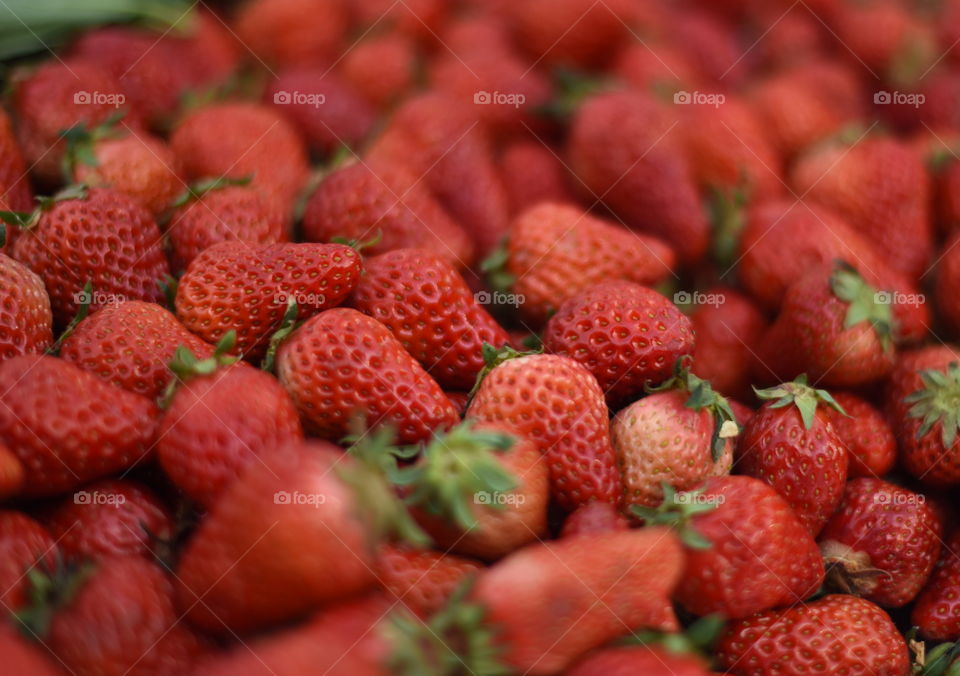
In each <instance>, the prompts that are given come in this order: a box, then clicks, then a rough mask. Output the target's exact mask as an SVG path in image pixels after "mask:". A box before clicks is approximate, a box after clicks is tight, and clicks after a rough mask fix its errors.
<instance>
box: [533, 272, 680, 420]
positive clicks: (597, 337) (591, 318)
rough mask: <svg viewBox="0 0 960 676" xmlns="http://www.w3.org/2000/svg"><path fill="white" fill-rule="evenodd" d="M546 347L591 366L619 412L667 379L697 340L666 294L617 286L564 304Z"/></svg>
mask: <svg viewBox="0 0 960 676" xmlns="http://www.w3.org/2000/svg"><path fill="white" fill-rule="evenodd" d="M543 346H544V348H545V349H546V350H547V351H548V352H552V353H554V354H559V355H562V356H564V357H570V358H571V359H573V360H575V361H578V362H580V363H581V364H583V365H584V366H586V367H587V369H588V370H589V371H590V373H592V374H593V375H594V377H595V378H596V379H597V382H598V383H599V384H600V389H601V390H603V392H604V395H605V396H606V399H607V403H608V404H609V405H610V406H611V407H617V406H620V405H622V404H624V403H625V402H629V401H631V400H633V399H635V398H636V397H637V396H638V395H640V394H642V393H643V391H644V388H645V387H650V386H653V385H658V384H660V383H662V382H664V381H665V380H668V379H669V378H670V376H671V374H673V372H674V366H675V365H676V363H677V361H678V360H680V359H683V358H684V357H687V356H689V355H690V354H692V353H693V347H694V338H693V328H692V326H691V323H690V320H689V319H688V318H687V316H686V315H684V314H683V313H682V312H680V310H678V309H677V306H676V305H674V304H673V303H671V302H670V301H669V300H668V299H667V298H665V297H664V296H663V295H661V294H660V293H657V292H656V291H654V290H653V289H650V288H647V287H645V286H640V285H639V284H634V283H633V282H627V281H613V282H605V283H602V284H597V285H595V286H591V287H589V288H587V289H585V290H583V291H581V292H579V293H577V294H576V295H574V296H572V297H571V298H568V299H567V300H566V301H564V303H563V305H561V306H560V307H559V309H558V310H557V313H556V314H555V315H553V316H552V317H551V318H550V320H549V321H548V322H547V326H546V328H545V330H544V333H543Z"/></svg>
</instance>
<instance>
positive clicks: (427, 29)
mask: <svg viewBox="0 0 960 676" xmlns="http://www.w3.org/2000/svg"><path fill="white" fill-rule="evenodd" d="M345 5H346V6H347V7H348V8H349V10H350V13H351V15H352V18H353V21H354V23H355V24H357V25H358V26H359V27H361V28H363V29H364V31H365V32H367V31H372V30H373V28H374V27H377V26H379V25H381V24H382V25H385V26H389V27H390V30H391V31H395V32H397V33H399V34H401V35H404V36H407V37H409V38H413V39H416V40H417V41H419V42H422V43H426V45H425V46H433V45H434V44H435V43H436V42H437V34H438V33H439V32H441V31H442V30H443V25H444V23H445V22H446V20H447V16H448V14H449V13H450V6H449V3H446V2H444V0H406V2H405V4H404V5H403V6H398V5H397V4H396V3H395V2H393V1H392V0H346V1H345Z"/></svg>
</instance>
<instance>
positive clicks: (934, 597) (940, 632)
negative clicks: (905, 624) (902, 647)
mask: <svg viewBox="0 0 960 676" xmlns="http://www.w3.org/2000/svg"><path fill="white" fill-rule="evenodd" d="M958 533H960V531H958V532H955V533H954V534H953V535H952V536H950V537H949V538H948V539H947V541H946V542H944V543H943V547H942V549H941V554H940V561H939V562H938V564H937V566H936V567H935V568H934V569H933V573H932V574H931V576H930V579H929V581H928V582H927V584H926V586H924V588H923V589H922V590H921V592H920V595H919V596H918V597H917V602H916V604H914V606H913V612H912V613H911V615H910V623H911V624H913V625H914V626H916V627H918V628H919V630H920V633H921V634H922V635H923V636H924V637H925V638H929V639H934V640H938V641H941V640H950V641H953V640H956V639H957V638H960V620H958V618H960V612H957V610H956V607H957V600H958V599H960V594H958V592H957V585H958V582H960V577H958V575H960V556H958V551H960V535H958Z"/></svg>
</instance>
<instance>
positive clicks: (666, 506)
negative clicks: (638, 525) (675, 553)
mask: <svg viewBox="0 0 960 676" xmlns="http://www.w3.org/2000/svg"><path fill="white" fill-rule="evenodd" d="M660 486H661V488H662V490H663V502H661V503H660V506H658V507H647V506H645V505H631V506H630V512H631V513H632V514H633V515H634V516H636V517H637V518H639V519H642V520H643V522H644V525H646V526H668V527H670V528H672V529H673V530H674V531H676V533H677V535H678V536H679V537H680V541H681V542H683V544H685V545H686V546H687V547H689V548H691V549H709V548H710V547H712V546H713V543H712V542H710V540H708V539H707V538H705V537H704V536H703V535H701V534H700V533H699V532H698V531H697V530H696V529H695V528H694V526H693V523H692V521H693V519H694V518H695V517H696V516H697V515H699V514H706V513H707V512H712V511H713V510H715V509H716V508H717V507H718V505H719V503H718V501H716V500H712V499H711V496H709V495H707V494H706V493H705V492H704V489H703V488H698V489H696V490H692V491H680V492H678V491H677V489H676V488H674V487H673V486H671V485H670V484H668V483H667V482H665V481H664V482H662V483H661V484H660Z"/></svg>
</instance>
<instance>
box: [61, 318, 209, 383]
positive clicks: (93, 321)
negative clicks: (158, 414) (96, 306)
mask: <svg viewBox="0 0 960 676" xmlns="http://www.w3.org/2000/svg"><path fill="white" fill-rule="evenodd" d="M180 345H183V346H185V347H186V348H187V349H189V350H190V351H191V352H192V353H193V354H194V355H196V356H197V357H198V358H200V359H205V358H206V357H209V356H211V355H212V354H213V346H212V345H210V344H208V343H205V342H203V341H202V340H200V339H199V338H197V337H196V336H195V335H193V334H192V333H190V332H189V331H187V329H186V327H185V326H184V325H183V324H181V323H180V322H179V321H177V318H176V317H174V316H173V314H171V313H170V312H169V311H167V310H165V309H164V308H163V307H161V306H159V305H157V304H155V303H144V302H142V301H139V300H128V301H123V302H119V303H111V304H110V305H107V306H106V307H104V308H102V309H100V310H98V311H96V312H94V313H93V314H92V315H90V316H88V317H86V318H85V319H84V320H83V321H81V322H80V323H79V324H77V325H76V326H75V327H74V329H73V331H72V332H71V333H70V334H69V335H68V336H67V337H66V338H64V339H63V343H62V344H61V346H60V356H61V357H62V358H63V359H64V360H66V361H69V362H73V363H74V364H76V365H77V366H79V367H80V368H82V369H83V370H84V371H89V372H90V373H92V374H94V375H96V376H98V377H99V378H101V379H102V380H105V381H107V382H109V383H113V384H114V385H116V386H117V387H122V388H123V389H125V390H129V391H131V392H136V393H137V394H142V395H144V396H146V397H149V398H150V399H156V398H157V397H159V396H160V395H161V394H163V391H164V390H165V389H166V388H167V385H169V384H170V381H171V380H172V379H173V373H171V371H170V369H169V368H167V364H168V363H169V362H170V360H171V359H172V358H173V354H174V352H175V351H176V349H177V347H179V346H180Z"/></svg>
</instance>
